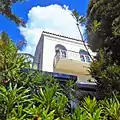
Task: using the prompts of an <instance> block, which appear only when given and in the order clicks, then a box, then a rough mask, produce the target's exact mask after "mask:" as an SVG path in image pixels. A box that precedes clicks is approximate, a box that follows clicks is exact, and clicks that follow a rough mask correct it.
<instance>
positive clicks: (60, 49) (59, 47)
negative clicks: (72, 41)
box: [55, 44, 67, 58]
mask: <svg viewBox="0 0 120 120" xmlns="http://www.w3.org/2000/svg"><path fill="white" fill-rule="evenodd" d="M66 51H67V49H66V48H65V47H64V46H63V45H61V44H57V45H56V46H55V53H56V55H58V56H61V57H64V58H66Z"/></svg>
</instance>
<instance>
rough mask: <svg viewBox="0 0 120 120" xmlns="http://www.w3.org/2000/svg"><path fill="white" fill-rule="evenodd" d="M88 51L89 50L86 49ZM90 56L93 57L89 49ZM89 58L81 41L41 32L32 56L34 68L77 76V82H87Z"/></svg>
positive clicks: (88, 78) (88, 77)
mask: <svg viewBox="0 0 120 120" xmlns="http://www.w3.org/2000/svg"><path fill="white" fill-rule="evenodd" d="M88 49H89V48H88ZM89 52H90V54H91V55H92V56H94V55H95V53H93V52H92V51H91V50H90V49H89ZM90 62H91V59H90V56H89V55H88V53H87V52H86V49H85V47H84V45H83V42H82V41H81V40H78V39H75V38H70V37H66V36H62V35H57V34H54V33H49V32H45V31H44V32H43V33H42V35H41V37H40V40H39V42H38V45H37V47H36V51H35V56H34V62H33V63H34V68H36V69H38V70H41V71H48V72H59V73H66V74H73V75H77V76H78V81H84V82H85V81H88V80H90V79H91V76H90V75H89V72H88V67H89V66H90Z"/></svg>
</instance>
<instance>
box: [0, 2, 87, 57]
mask: <svg viewBox="0 0 120 120" xmlns="http://www.w3.org/2000/svg"><path fill="white" fill-rule="evenodd" d="M88 3H89V0H26V2H24V3H17V4H14V5H13V6H12V10H13V12H14V13H15V14H16V15H17V16H19V17H20V18H22V19H23V20H24V21H25V23H26V28H23V27H21V26H17V25H16V24H15V23H13V22H11V21H10V20H9V19H7V18H6V17H4V16H2V15H0V23H1V24H0V31H5V32H7V33H8V34H9V36H10V38H11V39H12V40H13V41H14V43H16V44H17V43H18V42H19V41H21V40H26V41H27V46H26V47H24V48H23V49H22V52H27V53H30V54H32V55H34V52H35V48H36V45H37V43H38V41H39V38H40V36H41V33H42V31H48V32H54V33H56V34H61V35H65V36H69V37H74V38H78V39H80V36H79V32H78V29H77V27H76V24H75V20H74V19H73V17H72V16H71V11H72V10H73V9H76V10H77V11H78V12H79V14H80V15H84V16H85V15H86V11H87V7H88ZM80 27H81V30H82V32H83V31H84V29H85V28H84V27H82V26H80Z"/></svg>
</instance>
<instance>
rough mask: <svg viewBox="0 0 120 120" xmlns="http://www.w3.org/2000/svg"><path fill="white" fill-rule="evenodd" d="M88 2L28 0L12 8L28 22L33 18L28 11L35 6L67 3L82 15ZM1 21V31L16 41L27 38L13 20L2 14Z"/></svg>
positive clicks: (78, 0) (85, 0)
mask: <svg viewBox="0 0 120 120" xmlns="http://www.w3.org/2000/svg"><path fill="white" fill-rule="evenodd" d="M88 2H89V0H76V1H75V0H26V2H24V3H19V4H15V5H13V7H12V9H13V12H14V13H15V14H16V15H18V16H19V17H21V18H22V19H23V20H24V21H25V22H26V23H27V22H28V21H29V19H31V18H28V13H29V11H30V10H31V9H32V8H33V7H36V6H40V7H46V6H49V5H52V4H53V5H54V4H57V5H60V6H63V5H66V6H69V8H68V9H69V10H72V9H76V10H77V11H78V12H79V13H80V14H81V15H86V11H87V7H88ZM54 8H56V7H54ZM43 12H44V11H43ZM32 14H33V13H32ZM33 16H34V15H33ZM0 23H2V24H0V31H5V32H7V33H8V34H9V36H10V37H11V38H12V40H13V41H14V42H15V43H17V42H18V41H19V40H23V39H26V36H25V35H24V33H23V34H22V32H23V31H22V32H20V28H19V26H17V25H16V24H15V23H13V22H10V21H9V19H7V18H5V17H3V16H1V15H0ZM47 23H48V22H47ZM47 23H46V22H45V23H44V25H45V26H47ZM27 24H28V25H29V23H27ZM48 24H49V23H48ZM51 25H52V24H51ZM48 26H49V25H48ZM42 27H43V26H42ZM27 30H28V29H27Z"/></svg>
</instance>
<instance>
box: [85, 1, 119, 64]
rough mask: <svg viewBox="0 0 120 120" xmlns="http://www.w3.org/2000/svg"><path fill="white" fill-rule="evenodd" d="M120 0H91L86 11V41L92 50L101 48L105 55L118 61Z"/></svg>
mask: <svg viewBox="0 0 120 120" xmlns="http://www.w3.org/2000/svg"><path fill="white" fill-rule="evenodd" d="M119 11H120V1H119V0H114V1H113V0H94V1H93V0H91V1H90V4H89V7H88V11H87V31H88V42H89V44H90V46H91V49H92V50H93V51H97V50H99V49H101V48H102V49H103V50H104V51H105V52H106V56H108V57H111V60H112V61H113V62H114V61H118V63H120V59H119V58H120V50H119V46H120V41H119V39H120V12H119Z"/></svg>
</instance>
